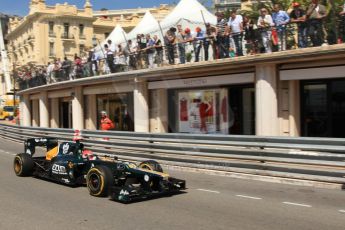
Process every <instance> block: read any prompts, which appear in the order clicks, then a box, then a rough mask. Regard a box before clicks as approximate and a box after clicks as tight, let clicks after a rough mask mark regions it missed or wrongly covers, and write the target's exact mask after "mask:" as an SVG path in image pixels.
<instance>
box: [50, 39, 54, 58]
mask: <svg viewBox="0 0 345 230" xmlns="http://www.w3.org/2000/svg"><path fill="white" fill-rule="evenodd" d="M54 48H55V47H54V42H49V56H50V57H53V56H55V54H54Z"/></svg>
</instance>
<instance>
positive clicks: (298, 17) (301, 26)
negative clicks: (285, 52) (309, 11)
mask: <svg viewBox="0 0 345 230" xmlns="http://www.w3.org/2000/svg"><path fill="white" fill-rule="evenodd" d="M292 7H293V10H292V11H291V13H290V22H291V23H296V24H297V30H298V47H299V48H306V47H307V44H308V38H307V28H308V27H307V23H306V12H305V11H304V10H303V9H301V8H300V4H299V3H298V2H293V3H292Z"/></svg>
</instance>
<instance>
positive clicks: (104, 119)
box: [101, 111, 115, 131]
mask: <svg viewBox="0 0 345 230" xmlns="http://www.w3.org/2000/svg"><path fill="white" fill-rule="evenodd" d="M114 128H115V125H114V123H113V122H112V120H110V118H109V117H108V115H107V112H106V111H102V112H101V130H102V131H108V130H110V129H114Z"/></svg>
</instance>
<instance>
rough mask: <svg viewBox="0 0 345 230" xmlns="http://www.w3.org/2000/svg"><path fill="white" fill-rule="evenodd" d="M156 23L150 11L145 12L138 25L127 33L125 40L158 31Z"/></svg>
mask: <svg viewBox="0 0 345 230" xmlns="http://www.w3.org/2000/svg"><path fill="white" fill-rule="evenodd" d="M158 30H159V25H158V21H157V20H156V19H155V17H153V15H152V14H151V13H150V11H146V13H145V15H144V17H143V18H142V20H141V21H140V22H139V24H138V25H137V26H136V27H135V28H134V29H133V30H132V31H131V32H129V33H128V36H127V39H135V38H136V36H137V34H148V33H151V32H152V31H158Z"/></svg>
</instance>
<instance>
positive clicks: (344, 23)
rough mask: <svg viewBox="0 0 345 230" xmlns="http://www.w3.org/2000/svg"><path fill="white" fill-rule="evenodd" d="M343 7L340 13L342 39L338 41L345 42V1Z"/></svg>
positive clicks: (340, 35) (340, 34)
mask: <svg viewBox="0 0 345 230" xmlns="http://www.w3.org/2000/svg"><path fill="white" fill-rule="evenodd" d="M342 9H343V10H342V11H341V12H340V13H339V16H340V23H339V38H340V41H339V42H338V43H341V42H345V3H344V5H343V6H342Z"/></svg>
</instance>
